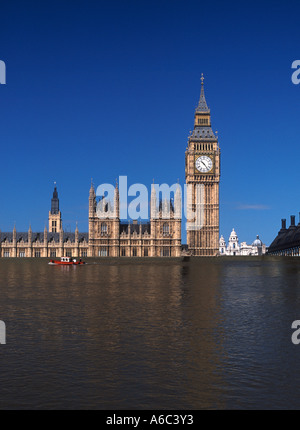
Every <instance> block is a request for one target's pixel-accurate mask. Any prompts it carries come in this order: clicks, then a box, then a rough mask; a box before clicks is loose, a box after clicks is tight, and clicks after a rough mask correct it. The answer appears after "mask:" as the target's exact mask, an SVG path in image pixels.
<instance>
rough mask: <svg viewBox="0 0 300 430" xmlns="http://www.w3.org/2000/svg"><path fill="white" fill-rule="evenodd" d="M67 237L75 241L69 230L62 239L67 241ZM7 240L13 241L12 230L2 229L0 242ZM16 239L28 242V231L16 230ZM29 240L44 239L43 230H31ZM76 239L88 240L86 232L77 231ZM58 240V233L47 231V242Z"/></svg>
mask: <svg viewBox="0 0 300 430" xmlns="http://www.w3.org/2000/svg"><path fill="white" fill-rule="evenodd" d="M68 239H70V241H71V242H75V233H69V232H63V241H64V242H67V241H68ZM5 240H7V241H8V242H11V243H12V242H13V232H4V231H2V232H1V233H0V243H2V242H4V241H5ZM16 240H17V242H21V241H22V240H23V241H24V242H28V231H27V232H16ZM31 240H32V242H36V241H40V242H43V241H44V232H32V234H31ZM78 240H79V242H82V241H84V240H86V242H88V240H89V234H88V233H78ZM52 241H54V242H57V243H58V242H59V233H48V232H47V242H48V243H49V242H52Z"/></svg>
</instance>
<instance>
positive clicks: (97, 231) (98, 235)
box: [0, 75, 220, 258]
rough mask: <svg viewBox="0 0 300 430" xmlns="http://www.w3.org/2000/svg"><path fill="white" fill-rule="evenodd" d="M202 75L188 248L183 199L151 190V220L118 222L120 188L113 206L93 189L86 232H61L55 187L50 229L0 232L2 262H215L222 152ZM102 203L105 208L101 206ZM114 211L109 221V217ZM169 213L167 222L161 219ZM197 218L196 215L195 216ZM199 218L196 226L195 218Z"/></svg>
mask: <svg viewBox="0 0 300 430" xmlns="http://www.w3.org/2000/svg"><path fill="white" fill-rule="evenodd" d="M203 79H204V78H203V75H202V77H201V92H200V99H199V103H198V105H197V107H196V110H195V115H194V128H193V131H192V132H191V133H190V135H189V137H188V143H187V148H186V151H185V178H186V184H187V190H188V192H187V199H186V201H187V206H188V208H187V209H188V210H187V220H186V230H187V245H183V246H182V244H181V218H182V196H181V189H180V187H178V188H177V190H176V192H175V193H174V198H173V199H170V200H169V201H168V200H164V201H160V199H159V196H157V195H156V191H155V187H152V190H151V199H150V220H149V221H148V222H140V221H138V220H133V221H126V222H123V221H121V220H120V216H119V215H120V210H119V201H120V199H119V190H118V185H116V187H115V191H114V201H113V202H105V200H104V197H103V198H102V204H101V207H102V213H101V216H99V201H98V202H97V197H96V192H95V189H94V186H93V184H92V185H91V188H90V191H89V214H88V216H89V228H88V232H86V233H82V232H79V230H78V227H76V230H75V232H74V233H69V232H65V231H64V230H63V223H62V212H61V211H60V207H59V198H58V191H57V187H56V186H55V188H54V192H53V196H52V199H51V207H50V210H49V218H48V220H49V223H48V228H47V227H46V226H45V229H44V231H43V232H33V231H32V230H31V227H29V230H28V231H27V232H18V231H17V229H16V226H15V227H14V229H13V231H12V232H1V231H0V257H52V258H53V257H180V256H181V255H190V256H216V255H218V253H219V181H220V149H219V143H218V138H217V136H216V135H215V134H214V133H213V131H212V128H211V117H210V109H209V108H208V105H207V103H206V99H205V95H204V84H203ZM103 203H104V204H103ZM112 211H113V215H114V216H111V215H112ZM165 213H168V217H166V216H165ZM195 214H196V215H195ZM197 214H198V215H199V216H200V219H199V217H198V219H197V222H196V221H195V217H196V218H197Z"/></svg>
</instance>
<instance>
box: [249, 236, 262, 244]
mask: <svg viewBox="0 0 300 430" xmlns="http://www.w3.org/2000/svg"><path fill="white" fill-rule="evenodd" d="M262 245H263V243H262V241H261V240H260V238H259V236H258V235H257V236H256V239H255V241H254V242H253V243H252V246H262Z"/></svg>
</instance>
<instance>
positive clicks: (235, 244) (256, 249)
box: [219, 229, 266, 256]
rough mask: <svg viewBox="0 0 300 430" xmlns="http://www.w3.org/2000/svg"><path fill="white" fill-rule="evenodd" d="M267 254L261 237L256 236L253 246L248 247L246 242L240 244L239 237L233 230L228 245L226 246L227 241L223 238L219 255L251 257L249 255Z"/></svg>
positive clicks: (220, 242)
mask: <svg viewBox="0 0 300 430" xmlns="http://www.w3.org/2000/svg"><path fill="white" fill-rule="evenodd" d="M265 253H266V245H264V244H263V243H262V241H261V240H260V238H259V236H258V235H257V236H256V239H255V240H254V242H253V243H252V244H251V245H248V244H247V243H246V242H241V244H240V243H239V238H238V235H237V234H236V232H235V230H234V229H232V232H231V233H230V236H229V240H228V245H226V241H225V239H224V237H223V236H221V238H220V241H219V254H220V255H232V256H235V255H241V256H247V255H248V256H249V255H263V254H265Z"/></svg>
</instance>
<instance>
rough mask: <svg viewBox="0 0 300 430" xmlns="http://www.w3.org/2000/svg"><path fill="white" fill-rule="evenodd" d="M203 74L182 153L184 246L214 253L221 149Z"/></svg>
mask: <svg viewBox="0 0 300 430" xmlns="http://www.w3.org/2000/svg"><path fill="white" fill-rule="evenodd" d="M203 80H204V78H203V74H202V76H201V94H200V100H199V103H198V106H197V108H196V111H195V122H194V130H193V132H192V133H191V134H190V136H189V139H188V147H187V149H186V152H185V178H186V183H187V245H188V248H189V251H190V252H191V254H192V255H195V256H215V255H217V254H218V250H219V182H220V149H219V144H218V138H217V137H216V136H215V135H214V133H213V131H212V128H211V121H210V109H209V108H208V106H207V103H206V100H205V95H204V85H203Z"/></svg>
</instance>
